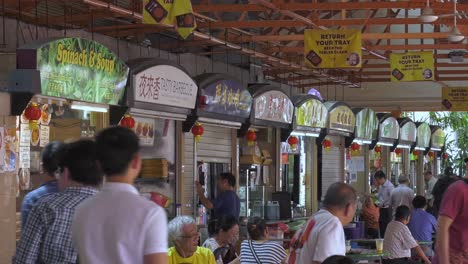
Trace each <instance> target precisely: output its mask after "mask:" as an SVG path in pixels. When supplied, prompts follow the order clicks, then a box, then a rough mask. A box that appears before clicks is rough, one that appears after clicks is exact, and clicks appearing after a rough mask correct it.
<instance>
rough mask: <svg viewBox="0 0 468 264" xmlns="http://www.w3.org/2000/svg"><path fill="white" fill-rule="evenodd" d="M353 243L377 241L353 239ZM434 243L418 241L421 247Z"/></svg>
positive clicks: (373, 240)
mask: <svg viewBox="0 0 468 264" xmlns="http://www.w3.org/2000/svg"><path fill="white" fill-rule="evenodd" d="M351 241H352V242H356V243H369V244H370V243H375V239H351ZM433 243H434V242H433V241H418V244H419V245H432V244H433Z"/></svg>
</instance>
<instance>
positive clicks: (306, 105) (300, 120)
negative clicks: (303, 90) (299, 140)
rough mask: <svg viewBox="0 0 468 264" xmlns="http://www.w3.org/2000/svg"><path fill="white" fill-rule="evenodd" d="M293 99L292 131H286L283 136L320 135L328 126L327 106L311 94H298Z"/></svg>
mask: <svg viewBox="0 0 468 264" xmlns="http://www.w3.org/2000/svg"><path fill="white" fill-rule="evenodd" d="M291 100H292V102H293V104H294V106H295V108H294V109H295V110H294V118H293V123H292V126H291V129H290V131H285V133H282V134H281V136H282V137H286V138H287V136H289V134H291V135H296V136H311V137H318V136H319V135H320V132H321V131H322V129H325V128H327V121H328V109H327V107H326V106H325V105H324V104H323V102H322V101H321V100H320V99H319V98H318V97H316V96H313V95H309V94H301V95H296V96H293V97H292V98H291ZM288 132H290V133H288ZM283 134H284V136H283Z"/></svg>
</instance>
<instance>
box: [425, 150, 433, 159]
mask: <svg viewBox="0 0 468 264" xmlns="http://www.w3.org/2000/svg"><path fill="white" fill-rule="evenodd" d="M427 156H428V157H429V160H430V161H432V160H433V159H434V151H429V153H427Z"/></svg>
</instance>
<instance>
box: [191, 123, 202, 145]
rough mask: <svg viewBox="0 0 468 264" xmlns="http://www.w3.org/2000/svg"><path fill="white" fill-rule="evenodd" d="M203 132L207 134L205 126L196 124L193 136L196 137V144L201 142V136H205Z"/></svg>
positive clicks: (193, 128)
mask: <svg viewBox="0 0 468 264" xmlns="http://www.w3.org/2000/svg"><path fill="white" fill-rule="evenodd" d="M203 132H205V129H204V128H203V125H202V124H200V123H198V122H197V123H195V125H193V127H192V134H193V136H194V137H195V141H196V142H200V140H201V136H202V135H203Z"/></svg>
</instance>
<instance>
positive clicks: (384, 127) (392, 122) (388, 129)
mask: <svg viewBox="0 0 468 264" xmlns="http://www.w3.org/2000/svg"><path fill="white" fill-rule="evenodd" d="M399 131H400V126H399V125H398V121H397V120H396V119H395V118H394V117H388V118H386V119H385V120H384V121H383V122H381V123H380V133H379V137H380V138H388V139H398V134H399Z"/></svg>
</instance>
